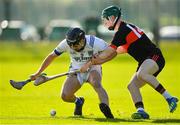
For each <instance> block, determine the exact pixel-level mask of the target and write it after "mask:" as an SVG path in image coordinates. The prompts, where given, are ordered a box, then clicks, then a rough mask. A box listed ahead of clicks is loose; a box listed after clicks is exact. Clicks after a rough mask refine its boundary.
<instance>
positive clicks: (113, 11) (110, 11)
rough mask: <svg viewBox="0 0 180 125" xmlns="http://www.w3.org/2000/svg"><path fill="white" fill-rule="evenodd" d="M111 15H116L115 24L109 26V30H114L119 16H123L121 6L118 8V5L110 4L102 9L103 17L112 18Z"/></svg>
mask: <svg viewBox="0 0 180 125" xmlns="http://www.w3.org/2000/svg"><path fill="white" fill-rule="evenodd" d="M111 16H115V17H116V18H115V20H114V24H113V26H111V27H109V28H108V29H109V30H114V28H115V26H116V24H117V22H118V20H119V18H120V17H121V8H118V7H117V6H109V7H107V8H105V9H104V10H103V11H102V16H101V18H102V19H104V18H105V19H107V20H110V18H111Z"/></svg>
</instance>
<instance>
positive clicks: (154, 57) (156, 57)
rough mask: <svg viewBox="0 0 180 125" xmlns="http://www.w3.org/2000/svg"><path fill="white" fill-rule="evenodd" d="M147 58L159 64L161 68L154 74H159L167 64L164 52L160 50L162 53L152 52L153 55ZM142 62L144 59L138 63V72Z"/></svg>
mask: <svg viewBox="0 0 180 125" xmlns="http://www.w3.org/2000/svg"><path fill="white" fill-rule="evenodd" d="M146 59H152V60H154V61H155V62H156V63H157V65H158V66H159V70H158V71H157V72H156V73H154V74H153V75H154V76H158V74H159V73H160V72H161V71H162V69H163V68H164V66H165V59H164V57H163V55H162V53H161V52H160V53H156V54H152V55H151V56H149V57H147V58H146ZM146 59H145V60H146ZM142 63H143V61H142V62H139V63H138V67H137V70H136V72H137V71H138V69H139V67H140V66H141V64H142Z"/></svg>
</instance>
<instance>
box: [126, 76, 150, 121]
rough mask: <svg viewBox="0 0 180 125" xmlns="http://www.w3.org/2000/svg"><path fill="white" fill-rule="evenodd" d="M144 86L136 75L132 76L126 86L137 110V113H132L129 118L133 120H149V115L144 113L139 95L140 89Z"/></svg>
mask: <svg viewBox="0 0 180 125" xmlns="http://www.w3.org/2000/svg"><path fill="white" fill-rule="evenodd" d="M144 85H145V82H144V81H141V80H139V79H138V78H137V75H136V74H134V75H133V77H132V79H131V81H130V83H129V85H128V90H129V92H130V94H131V97H132V100H133V102H134V105H135V107H136V108H137V112H136V113H133V114H132V116H131V117H132V118H133V119H148V118H149V115H148V114H147V113H146V112H145V111H144V104H143V101H142V96H141V93H140V88H141V87H143V86H144Z"/></svg>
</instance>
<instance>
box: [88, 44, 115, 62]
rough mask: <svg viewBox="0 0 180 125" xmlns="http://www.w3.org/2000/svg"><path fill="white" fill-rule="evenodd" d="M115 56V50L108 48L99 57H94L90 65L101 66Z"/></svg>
mask: <svg viewBox="0 0 180 125" xmlns="http://www.w3.org/2000/svg"><path fill="white" fill-rule="evenodd" d="M116 55H117V52H116V50H115V49H114V48H112V47H110V46H109V47H108V48H107V49H105V50H104V51H103V52H101V53H100V54H99V55H95V56H94V57H93V58H92V59H91V63H92V65H99V64H103V63H105V62H107V61H109V60H111V59H113V58H114V57H115V56H116Z"/></svg>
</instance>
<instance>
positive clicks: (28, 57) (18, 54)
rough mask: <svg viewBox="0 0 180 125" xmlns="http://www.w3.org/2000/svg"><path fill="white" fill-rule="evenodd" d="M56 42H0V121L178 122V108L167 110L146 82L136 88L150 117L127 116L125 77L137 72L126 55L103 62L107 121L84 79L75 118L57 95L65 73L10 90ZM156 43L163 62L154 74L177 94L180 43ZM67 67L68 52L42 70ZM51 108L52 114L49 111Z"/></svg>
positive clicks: (56, 70) (130, 106)
mask: <svg viewBox="0 0 180 125" xmlns="http://www.w3.org/2000/svg"><path fill="white" fill-rule="evenodd" d="M57 44H58V43H51V44H50V43H48V42H46V43H31V42H29V43H20V42H0V50H1V52H0V124H38V125H39V124H67V125H74V124H77V125H81V124H88V125H94V124H97V125H102V124H108V125H110V124H113V125H119V124H146V125H148V124H158V125H161V124H165V123H166V124H172V125H174V124H180V107H179V108H178V109H177V110H176V111H175V112H174V113H169V109H168V105H167V103H166V101H165V100H164V98H163V97H162V96H161V95H159V94H158V93H157V92H156V91H154V90H153V89H152V88H151V87H150V86H148V85H146V86H144V87H143V88H142V90H141V92H142V95H143V100H144V104H145V108H146V110H147V112H148V113H149V114H150V117H151V118H150V120H132V119H131V118H130V116H131V114H132V113H133V112H135V108H134V105H133V103H132V101H131V98H130V94H129V92H128V90H127V85H128V82H129V80H130V78H131V76H132V75H133V73H134V72H135V71H136V67H137V63H136V62H135V61H134V60H133V59H132V58H131V57H129V56H128V55H127V54H125V55H119V56H118V57H116V58H115V59H114V60H112V61H110V62H107V63H106V64H103V81H102V83H103V86H104V88H105V89H106V90H107V93H108V94H109V99H110V107H111V109H112V112H113V114H114V116H115V118H116V119H114V120H107V119H105V118H104V116H103V114H102V113H101V112H100V110H99V107H98V104H99V100H98V97H97V95H96V93H95V91H94V90H93V88H92V87H91V86H90V85H89V84H87V83H86V84H84V85H83V86H82V88H81V89H80V90H79V91H78V92H77V94H76V95H77V96H83V97H84V98H85V104H84V107H83V114H84V116H83V117H74V116H73V109H74V104H70V103H66V102H63V101H62V100H61V98H60V92H61V87H62V85H63V81H64V80H65V77H61V78H59V79H55V80H52V81H49V82H47V83H45V84H42V85H40V86H34V85H33V83H29V84H27V85H26V86H25V87H24V88H23V89H22V90H20V91H19V90H15V89H14V88H12V87H11V86H10V84H9V80H10V79H13V80H25V79H26V78H28V76H29V75H30V74H32V73H34V72H35V71H36V70H37V68H38V67H39V65H40V64H41V62H42V60H43V59H44V57H45V56H46V55H47V54H48V53H50V52H51V51H52V50H53V49H54V48H55V47H56V45H57ZM161 48H162V51H163V54H164V56H165V59H166V66H165V68H164V69H163V71H162V72H161V73H160V75H159V76H158V79H159V80H160V82H161V83H162V84H163V85H164V86H165V88H167V90H168V91H169V92H170V93H171V94H172V95H175V96H177V97H178V98H179V99H180V92H179V90H180V85H179V83H180V42H179V43H178V42H173V43H172V44H169V43H165V42H162V43H161ZM68 67H69V58H68V55H67V54H64V55H62V56H61V57H59V58H58V59H57V60H55V61H54V62H53V63H52V64H51V65H50V66H49V68H48V69H47V70H46V71H45V72H46V73H47V74H48V75H53V74H57V73H61V72H65V71H67V70H68ZM51 109H55V110H56V112H57V114H56V116H55V117H51V116H50V110H51Z"/></svg>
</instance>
